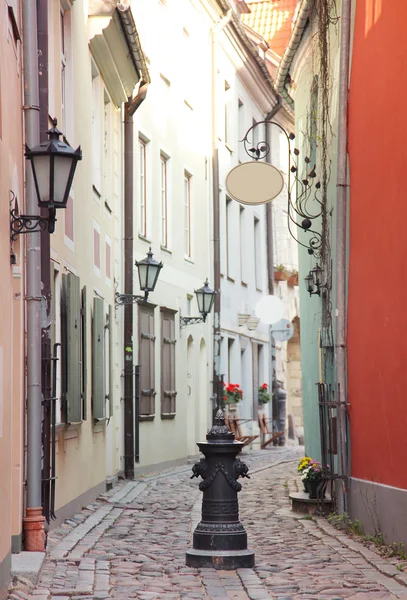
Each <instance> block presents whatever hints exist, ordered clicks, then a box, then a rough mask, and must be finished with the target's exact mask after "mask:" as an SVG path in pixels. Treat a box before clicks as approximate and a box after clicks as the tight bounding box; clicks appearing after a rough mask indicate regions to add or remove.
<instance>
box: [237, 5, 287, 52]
mask: <svg viewBox="0 0 407 600" xmlns="http://www.w3.org/2000/svg"><path fill="white" fill-rule="evenodd" d="M246 4H247V6H248V7H249V8H250V11H251V12H250V13H249V14H246V15H242V16H241V20H242V22H243V23H245V25H248V26H249V27H251V28H252V29H253V30H254V31H256V32H257V33H258V34H259V35H261V36H262V37H263V38H264V39H265V40H266V41H267V43H268V44H269V46H270V48H271V49H272V50H273V51H274V52H276V54H278V55H279V56H282V55H283V54H284V50H285V48H286V46H287V44H288V40H289V39H290V35H291V26H292V19H293V16H294V12H295V9H296V8H297V4H298V0H252V1H250V0H246Z"/></svg>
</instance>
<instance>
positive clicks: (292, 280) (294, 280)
mask: <svg viewBox="0 0 407 600" xmlns="http://www.w3.org/2000/svg"><path fill="white" fill-rule="evenodd" d="M287 283H288V285H292V286H294V285H298V274H297V275H291V277H289V278H288V280H287Z"/></svg>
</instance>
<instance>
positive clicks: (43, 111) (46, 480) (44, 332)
mask: <svg viewBox="0 0 407 600" xmlns="http://www.w3.org/2000/svg"><path fill="white" fill-rule="evenodd" d="M37 21H38V24H37V27H38V32H37V43H38V81H39V100H40V142H44V141H47V140H48V135H47V130H48V114H49V101H48V6H47V0H37ZM41 214H42V216H44V217H45V216H47V215H48V210H47V209H42V210H41ZM50 263H51V236H50V234H49V233H48V231H47V230H45V231H42V232H41V292H42V303H43V304H42V307H43V310H42V323H41V341H42V344H41V358H42V364H43V369H42V392H43V401H44V411H43V415H44V419H43V431H42V441H43V456H44V458H43V466H42V482H43V483H42V487H43V492H42V505H43V513H44V516H45V519H46V521H47V522H48V523H49V520H50V491H51V481H50V477H51V405H50V397H51V362H50V358H51V268H50V267H51V265H50Z"/></svg>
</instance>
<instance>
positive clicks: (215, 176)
mask: <svg viewBox="0 0 407 600" xmlns="http://www.w3.org/2000/svg"><path fill="white" fill-rule="evenodd" d="M231 18H232V10H229V11H228V12H227V13H226V15H225V16H224V17H223V18H222V19H221V20H220V21H219V22H218V23H216V25H215V26H214V27H212V29H211V71H212V73H211V74H212V193H213V271H214V289H215V290H216V292H217V294H216V296H215V302H214V311H213V312H214V314H213V375H212V394H213V397H215V398H216V399H217V403H218V404H219V406H222V407H223V394H222V393H221V390H220V386H221V373H220V350H221V323H220V310H221V281H220V215H219V212H220V199H219V150H218V138H217V134H216V124H217V119H216V114H217V111H216V36H217V34H218V33H219V32H220V31H222V29H224V27H226V25H227V24H228V23H229V21H230V20H231ZM216 410H217V409H216V407H214V409H213V422H215V415H216Z"/></svg>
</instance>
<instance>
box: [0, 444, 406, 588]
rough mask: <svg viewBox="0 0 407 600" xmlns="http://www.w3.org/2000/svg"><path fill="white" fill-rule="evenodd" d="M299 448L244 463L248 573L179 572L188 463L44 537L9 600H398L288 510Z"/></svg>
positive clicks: (391, 583)
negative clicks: (32, 578) (41, 554)
mask: <svg viewBox="0 0 407 600" xmlns="http://www.w3.org/2000/svg"><path fill="white" fill-rule="evenodd" d="M300 455H301V449H298V448H289V447H288V448H273V449H270V450H268V451H261V452H260V451H259V452H254V453H251V454H250V455H247V456H245V458H244V460H245V462H247V464H248V465H249V466H250V469H251V471H252V477H251V479H250V480H249V481H248V482H246V481H245V482H244V483H243V486H244V487H243V490H242V492H241V493H240V495H239V496H240V511H241V518H242V522H243V524H244V525H245V527H246V529H247V532H248V536H249V545H250V547H251V548H253V549H254V550H255V552H256V566H255V568H254V569H239V570H237V571H215V570H213V569H199V570H197V569H191V568H189V567H186V566H185V551H186V550H187V549H188V548H189V547H190V545H191V534H192V530H193V527H194V525H195V524H196V521H197V519H199V509H200V501H201V493H200V492H199V490H198V481H197V480H196V479H194V480H191V479H190V478H189V477H190V466H183V467H179V468H177V469H173V470H171V471H167V472H164V473H162V474H160V475H158V476H145V477H140V478H139V479H138V480H137V481H135V482H125V483H122V484H120V485H119V486H117V487H116V488H115V489H114V490H112V491H111V492H109V493H106V494H103V495H102V496H101V498H100V499H98V500H97V501H96V502H94V503H92V504H90V505H89V506H87V507H86V508H85V509H84V510H83V511H82V512H81V513H79V514H77V515H75V516H74V517H73V518H72V519H70V520H68V521H67V522H66V523H64V525H63V526H62V527H61V528H59V529H57V530H55V531H53V532H51V533H50V535H49V543H48V552H47V559H46V561H45V563H44V567H43V570H42V572H41V576H40V580H39V583H38V585H37V586H35V587H32V586H30V585H29V583H28V582H15V586H14V588H13V589H12V590H11V592H10V595H9V600H98V599H100V600H103V599H104V598H113V599H116V600H128V599H130V598H139V599H140V600H150V599H151V600H154V599H157V600H158V599H161V598H163V599H166V598H168V600H171V599H174V600H175V599H177V600H180V599H181V598H185V599H188V600H208V599H216V600H263V599H266V598H272V599H275V600H313V599H319V600H325V599H326V600H328V599H329V600H357V599H359V598H360V599H364V600H376V599H379V598H383V599H389V600H393V599H396V598H404V599H405V600H407V587H405V586H404V585H403V584H404V583H405V581H404V574H402V573H399V571H398V570H397V569H396V567H395V565H393V564H391V563H389V562H388V561H385V560H384V559H382V558H381V557H379V556H378V555H376V554H375V553H374V552H371V551H369V550H366V549H365V548H364V547H363V546H362V545H361V544H358V543H357V542H355V541H353V540H350V539H349V538H347V537H346V536H345V534H343V533H340V532H337V531H336V530H334V529H333V528H332V527H331V526H330V525H329V524H328V523H327V522H326V521H325V520H321V519H316V520H312V521H311V520H305V519H301V517H300V516H299V515H295V514H294V513H292V512H291V511H290V509H289V504H288V498H287V482H290V481H291V480H293V478H294V477H295V468H296V461H297V459H298V456H300Z"/></svg>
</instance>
